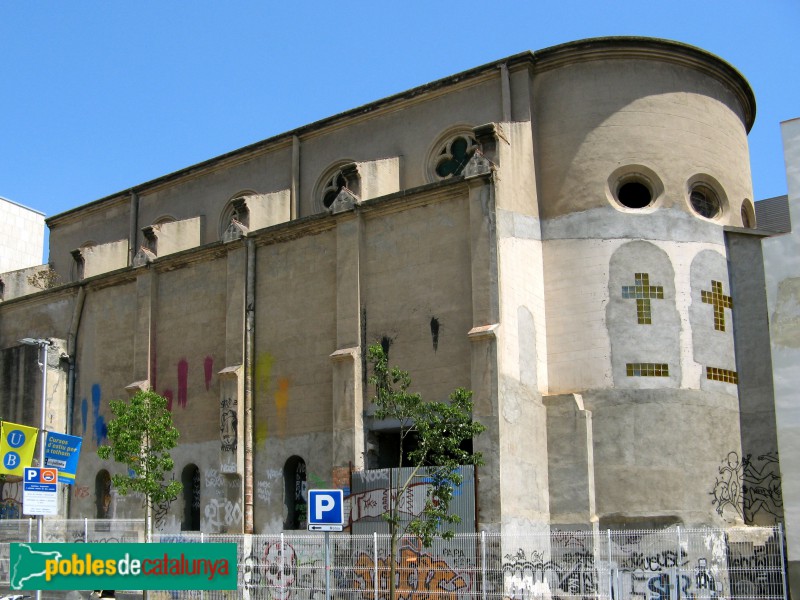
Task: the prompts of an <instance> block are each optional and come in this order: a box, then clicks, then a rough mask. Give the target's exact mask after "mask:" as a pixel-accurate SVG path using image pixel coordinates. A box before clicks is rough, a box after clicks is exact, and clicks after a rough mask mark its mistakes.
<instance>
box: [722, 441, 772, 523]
mask: <svg viewBox="0 0 800 600" xmlns="http://www.w3.org/2000/svg"><path fill="white" fill-rule="evenodd" d="M718 471H719V474H718V475H717V477H716V479H715V481H714V486H713V489H712V490H711V492H710V495H711V497H712V499H711V504H712V505H714V506H715V507H716V511H717V514H719V515H720V516H723V517H724V516H725V513H726V511H727V512H728V513H733V514H735V515H737V516H738V517H739V518H741V519H742V520H744V522H745V523H747V524H753V523H754V522H755V521H756V520H758V521H760V522H764V521H767V522H770V523H773V524H774V523H778V522H780V521H781V520H782V518H783V495H782V492H781V475H780V463H779V459H778V453H777V452H768V453H767V454H761V455H759V456H758V457H757V458H756V459H753V457H752V455H751V454H748V455H746V456H745V457H744V458H742V459H741V460H740V459H739V455H738V454H737V453H736V452H729V453H728V456H726V457H725V459H724V460H723V461H722V464H721V465H720V467H719V469H718Z"/></svg>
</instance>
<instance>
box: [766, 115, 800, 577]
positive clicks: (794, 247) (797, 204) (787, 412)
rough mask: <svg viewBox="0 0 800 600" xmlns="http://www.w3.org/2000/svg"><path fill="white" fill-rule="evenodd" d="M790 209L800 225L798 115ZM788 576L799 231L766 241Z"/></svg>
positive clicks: (791, 151)
mask: <svg viewBox="0 0 800 600" xmlns="http://www.w3.org/2000/svg"><path fill="white" fill-rule="evenodd" d="M781 130H782V133H783V151H784V157H785V160H786V180H787V189H788V194H789V213H790V216H791V221H792V223H800V118H797V119H792V120H791V121H785V122H784V123H782V124H781ZM763 248H764V271H765V273H766V288H767V302H768V310H769V328H770V339H771V342H772V367H773V383H774V386H775V417H776V421H777V426H778V449H779V452H780V461H781V462H780V465H781V475H782V479H783V481H782V484H783V511H784V513H783V514H784V519H785V521H784V522H785V524H786V542H787V551H788V562H789V574H790V575H789V576H790V580H791V581H793V582H797V581H800V403H798V390H799V389H800V368H798V366H800V230H798V228H797V227H793V230H792V231H791V233H787V234H785V235H780V236H774V237H771V238H768V239H765V240H764V241H763Z"/></svg>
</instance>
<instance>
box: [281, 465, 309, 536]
mask: <svg viewBox="0 0 800 600" xmlns="http://www.w3.org/2000/svg"><path fill="white" fill-rule="evenodd" d="M283 481H284V484H285V486H286V487H285V488H284V494H283V500H284V502H285V503H286V522H285V523H284V524H283V528H284V529H305V528H306V513H307V509H306V461H304V460H303V459H302V458H300V457H299V456H292V457H290V458H289V460H287V461H286V464H285V465H284V466H283Z"/></svg>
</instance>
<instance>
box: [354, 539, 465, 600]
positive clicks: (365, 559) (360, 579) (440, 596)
mask: <svg viewBox="0 0 800 600" xmlns="http://www.w3.org/2000/svg"><path fill="white" fill-rule="evenodd" d="M374 572H375V562H374V561H373V559H372V557H371V556H370V555H369V554H365V553H362V554H360V555H359V557H358V559H357V560H356V564H355V573H354V575H355V581H354V583H355V587H356V589H357V590H360V591H361V595H362V597H363V598H364V599H365V600H370V599H371V598H372V597H373V590H374V589H375V587H374V581H373V579H374ZM397 578H398V580H397V589H396V590H395V591H396V594H397V599H398V600H427V599H429V598H431V597H436V598H437V600H457V598H458V595H459V594H463V593H464V592H466V591H469V587H470V586H469V583H468V581H467V580H466V579H465V578H464V576H463V575H461V574H460V573H459V572H457V571H456V570H454V569H453V568H452V567H451V566H450V565H449V564H447V561H445V560H442V559H440V558H435V557H433V556H431V555H430V554H428V553H426V552H422V550H421V548H419V547H417V548H414V547H412V546H408V545H407V546H403V547H402V548H401V549H400V560H399V561H398V563H397ZM378 590H379V591H380V593H379V596H380V598H381V599H382V600H388V596H389V594H388V592H389V558H388V557H387V558H379V559H378Z"/></svg>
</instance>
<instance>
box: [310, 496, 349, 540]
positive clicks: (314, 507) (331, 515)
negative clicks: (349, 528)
mask: <svg viewBox="0 0 800 600" xmlns="http://www.w3.org/2000/svg"><path fill="white" fill-rule="evenodd" d="M343 527H344V492H343V491H342V490H308V530H309V531H341V530H342V528H343Z"/></svg>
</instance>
